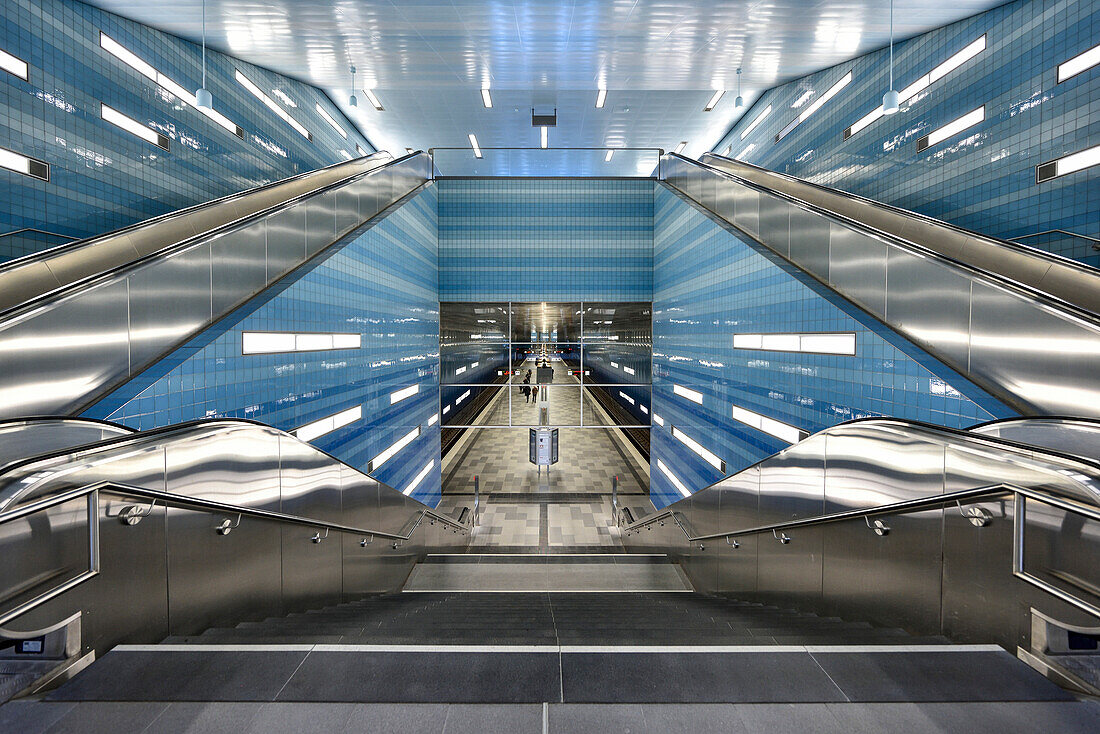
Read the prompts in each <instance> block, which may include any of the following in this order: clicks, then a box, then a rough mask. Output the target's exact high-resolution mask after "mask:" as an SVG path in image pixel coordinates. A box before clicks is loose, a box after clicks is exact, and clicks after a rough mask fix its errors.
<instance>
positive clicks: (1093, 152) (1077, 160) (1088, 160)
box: [1035, 145, 1100, 183]
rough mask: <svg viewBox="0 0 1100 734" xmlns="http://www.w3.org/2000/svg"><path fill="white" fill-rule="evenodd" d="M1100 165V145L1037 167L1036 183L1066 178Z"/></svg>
mask: <svg viewBox="0 0 1100 734" xmlns="http://www.w3.org/2000/svg"><path fill="white" fill-rule="evenodd" d="M1098 164H1100V145H1094V146H1093V147H1091V148H1085V149H1084V150H1082V151H1078V152H1076V153H1071V154H1069V155H1067V156H1062V157H1061V158H1057V159H1055V160H1053V161H1050V162H1049V163H1043V164H1041V165H1038V166H1036V167H1035V183H1043V182H1044V181H1049V180H1051V179H1052V178H1058V177H1059V176H1065V175H1066V174H1068V173H1075V172H1077V171H1082V170H1084V169H1086V168H1091V167H1092V166H1095V165H1098Z"/></svg>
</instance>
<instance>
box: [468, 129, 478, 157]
mask: <svg viewBox="0 0 1100 734" xmlns="http://www.w3.org/2000/svg"><path fill="white" fill-rule="evenodd" d="M467 137H469V138H470V147H471V148H473V149H474V158H480V157H481V147H480V146H479V145H478V144H477V138H475V137H474V134H473V133H470V134H469V135H468V136H467Z"/></svg>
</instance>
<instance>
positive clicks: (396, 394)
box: [390, 385, 420, 405]
mask: <svg viewBox="0 0 1100 734" xmlns="http://www.w3.org/2000/svg"><path fill="white" fill-rule="evenodd" d="M418 392H420V385H409V386H408V387H403V388H401V389H400V390H394V391H393V392H391V393H390V405H393V404H394V403H399V402H401V401H402V400H404V399H405V398H411V397H412V396H413V395H416V394H417V393H418Z"/></svg>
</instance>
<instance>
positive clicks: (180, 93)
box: [99, 31, 244, 139]
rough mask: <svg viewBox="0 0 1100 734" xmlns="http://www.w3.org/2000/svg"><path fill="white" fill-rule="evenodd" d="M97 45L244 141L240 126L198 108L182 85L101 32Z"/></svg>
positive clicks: (221, 116)
mask: <svg viewBox="0 0 1100 734" xmlns="http://www.w3.org/2000/svg"><path fill="white" fill-rule="evenodd" d="M99 45H100V46H101V47H102V48H103V50H104V51H106V52H107V53H109V54H111V55H112V56H114V57H115V58H117V59H119V60H120V61H122V63H124V64H126V65H127V66H129V67H130V68H131V69H134V70H136V71H137V72H139V73H141V74H142V75H144V76H146V77H148V78H149V79H151V80H153V81H154V82H156V83H157V84H158V85H160V86H161V87H163V88H164V89H166V90H167V91H168V92H169V93H170V94H172V95H174V96H175V97H177V98H179V99H181V100H183V101H184V102H186V103H187V104H189V105H191V106H192V107H193V108H195V109H196V110H198V111H199V112H201V113H202V114H204V115H206V116H207V117H209V118H210V119H211V120H213V121H214V122H216V123H217V124H218V125H220V126H221V127H223V128H225V129H226V130H228V131H229V132H231V133H233V134H234V135H236V136H237V137H238V138H241V139H244V130H243V129H241V126H240V125H238V124H236V123H235V122H233V121H232V120H230V119H228V118H227V117H226V116H225V115H223V114H222V113H220V112H218V111H216V110H212V109H209V108H207V107H199V103H198V100H196V99H195V95H194V93H192V92H189V91H187V90H186V89H184V88H183V86H182V85H180V84H177V83H176V82H174V81H172V80H171V79H169V78H168V77H167V76H165V75H164V74H162V73H161V72H159V71H157V70H156V69H154V68H153V67H152V66H151V65H150V64H148V63H147V62H145V61H143V60H142V59H140V58H138V56H137V55H136V54H134V53H133V52H132V51H130V50H129V49H127V48H126V47H125V46H123V45H122V44H121V43H119V42H118V41H116V40H114V39H113V38H111V37H110V36H108V35H107V34H106V33H103V32H102V31H101V32H100V34H99Z"/></svg>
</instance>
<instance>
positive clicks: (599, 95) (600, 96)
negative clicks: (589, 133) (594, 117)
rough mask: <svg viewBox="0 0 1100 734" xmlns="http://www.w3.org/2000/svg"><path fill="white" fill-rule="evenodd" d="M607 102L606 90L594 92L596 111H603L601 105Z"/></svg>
mask: <svg viewBox="0 0 1100 734" xmlns="http://www.w3.org/2000/svg"><path fill="white" fill-rule="evenodd" d="M606 101H607V90H606V89H598V90H596V109H598V110H599V109H603V103H604V102H606Z"/></svg>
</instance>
